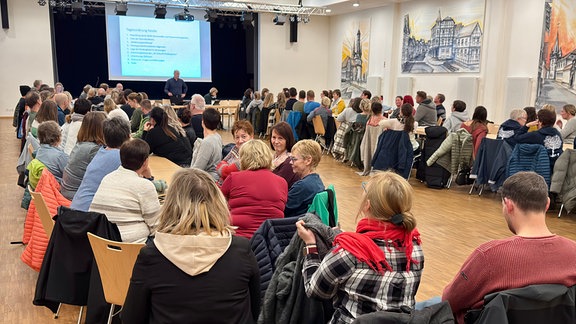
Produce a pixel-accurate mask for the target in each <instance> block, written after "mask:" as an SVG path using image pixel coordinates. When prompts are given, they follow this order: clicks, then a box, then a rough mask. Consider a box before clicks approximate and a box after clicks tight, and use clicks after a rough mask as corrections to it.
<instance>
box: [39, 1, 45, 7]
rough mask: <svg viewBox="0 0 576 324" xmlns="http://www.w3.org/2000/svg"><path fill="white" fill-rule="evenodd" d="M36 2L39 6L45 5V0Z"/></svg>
mask: <svg viewBox="0 0 576 324" xmlns="http://www.w3.org/2000/svg"><path fill="white" fill-rule="evenodd" d="M38 4H39V5H41V6H45V5H46V0H38Z"/></svg>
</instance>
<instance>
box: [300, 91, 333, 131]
mask: <svg viewBox="0 0 576 324" xmlns="http://www.w3.org/2000/svg"><path fill="white" fill-rule="evenodd" d="M316 116H320V118H321V119H322V124H323V125H324V129H325V130H326V129H327V128H328V118H329V117H330V118H331V117H332V110H330V99H329V98H328V97H324V98H323V99H322V103H321V104H320V106H319V107H318V108H316V109H314V111H312V112H311V113H309V114H308V117H306V120H307V121H308V123H312V119H314V117H316ZM327 142H329V141H328V140H327Z"/></svg>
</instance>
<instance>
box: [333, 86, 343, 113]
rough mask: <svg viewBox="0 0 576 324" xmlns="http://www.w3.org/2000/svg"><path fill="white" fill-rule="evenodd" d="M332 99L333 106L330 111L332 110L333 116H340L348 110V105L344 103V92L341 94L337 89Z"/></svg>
mask: <svg viewBox="0 0 576 324" xmlns="http://www.w3.org/2000/svg"><path fill="white" fill-rule="evenodd" d="M332 97H333V98H332V106H331V107H330V109H331V110H332V114H333V115H334V116H338V115H340V113H342V111H344V109H345V108H346V103H344V99H342V92H340V90H339V89H336V90H334V91H333V92H332Z"/></svg>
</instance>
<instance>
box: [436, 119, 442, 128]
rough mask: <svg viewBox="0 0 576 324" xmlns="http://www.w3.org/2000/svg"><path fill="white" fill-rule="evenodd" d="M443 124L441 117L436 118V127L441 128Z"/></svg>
mask: <svg viewBox="0 0 576 324" xmlns="http://www.w3.org/2000/svg"><path fill="white" fill-rule="evenodd" d="M443 122H444V119H443V118H442V117H438V120H437V121H436V126H442V123H443Z"/></svg>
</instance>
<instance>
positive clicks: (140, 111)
mask: <svg viewBox="0 0 576 324" xmlns="http://www.w3.org/2000/svg"><path fill="white" fill-rule="evenodd" d="M132 95H134V96H136V97H137V98H140V97H141V95H140V94H139V93H134V92H133V93H131V94H130V96H132ZM130 100H132V99H130ZM132 102H133V103H135V102H136V99H134V100H133V101H132ZM138 107H139V108H137V109H135V110H134V113H133V114H132V119H131V120H130V124H131V128H132V129H134V124H135V121H139V122H138V126H137V128H136V131H133V132H132V138H142V134H143V133H144V125H146V123H147V122H148V121H150V112H151V111H152V102H150V100H148V99H142V101H141V102H140V103H139V104H138Z"/></svg>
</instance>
